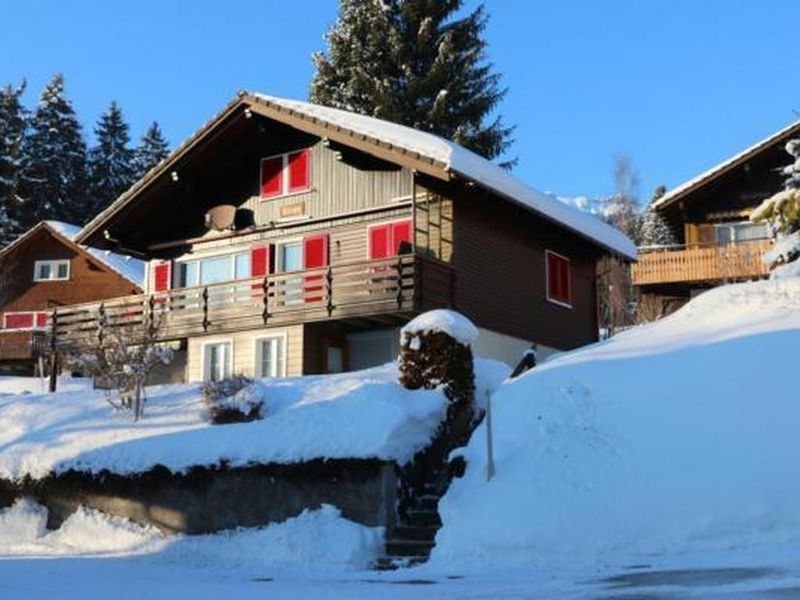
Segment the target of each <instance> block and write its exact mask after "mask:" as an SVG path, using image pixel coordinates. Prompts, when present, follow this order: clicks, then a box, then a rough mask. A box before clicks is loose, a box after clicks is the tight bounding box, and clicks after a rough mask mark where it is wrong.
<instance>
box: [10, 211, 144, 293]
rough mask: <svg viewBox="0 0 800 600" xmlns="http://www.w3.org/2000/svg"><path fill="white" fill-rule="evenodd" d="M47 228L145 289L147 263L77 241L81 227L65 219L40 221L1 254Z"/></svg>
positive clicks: (71, 245)
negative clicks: (64, 220)
mask: <svg viewBox="0 0 800 600" xmlns="http://www.w3.org/2000/svg"><path fill="white" fill-rule="evenodd" d="M42 229H46V230H47V231H49V232H50V233H51V234H53V235H54V236H55V237H56V238H58V239H59V240H61V241H62V242H63V243H64V244H65V245H67V246H69V247H70V248H73V249H75V250H77V251H79V252H86V253H87V254H89V256H91V257H92V258H94V259H95V260H96V261H98V262H100V263H101V264H102V265H104V266H105V267H107V268H109V269H111V270H112V271H114V272H115V273H117V274H118V275H120V276H122V277H124V278H125V279H127V280H128V281H130V282H131V283H133V284H134V285H135V286H137V287H138V288H139V289H144V273H145V265H144V262H142V261H141V260H138V259H135V258H131V257H130V256H123V255H122V254H115V253H114V252H109V251H107V250H98V249H97V248H89V247H87V246H84V245H82V244H79V243H77V242H76V241H75V240H76V238H77V236H78V234H79V233H80V231H81V228H80V227H78V226H77V225H73V224H72V223H64V222H63V221H40V222H39V223H37V224H36V225H34V226H33V227H31V228H30V229H29V230H28V231H26V232H25V233H23V234H22V235H21V236H19V237H18V238H17V239H15V240H14V241H13V242H11V243H10V244H9V245H8V246H6V247H5V248H3V249H2V251H0V256H3V255H4V254H6V253H8V252H10V251H11V250H12V249H13V248H16V247H18V246H19V245H20V244H22V243H23V242H24V241H25V240H28V239H30V238H31V237H33V235H34V234H35V233H36V232H38V231H41V230H42Z"/></svg>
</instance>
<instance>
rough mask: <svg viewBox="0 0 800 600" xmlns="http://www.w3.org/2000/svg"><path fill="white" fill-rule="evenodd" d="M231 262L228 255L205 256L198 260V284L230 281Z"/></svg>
mask: <svg viewBox="0 0 800 600" xmlns="http://www.w3.org/2000/svg"><path fill="white" fill-rule="evenodd" d="M232 268H233V262H232V261H231V257H230V256H221V257H219V258H206V259H204V260H201V261H200V285H210V284H212V283H224V282H226V281H231V279H232V278H233V277H232V275H233V273H232V272H231V270H232Z"/></svg>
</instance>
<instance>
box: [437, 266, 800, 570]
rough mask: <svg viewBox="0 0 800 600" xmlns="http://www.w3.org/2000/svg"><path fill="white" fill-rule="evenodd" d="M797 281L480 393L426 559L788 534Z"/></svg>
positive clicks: (799, 509)
mask: <svg viewBox="0 0 800 600" xmlns="http://www.w3.org/2000/svg"><path fill="white" fill-rule="evenodd" d="M798 355H800V280H773V281H765V282H758V283H747V284H739V285H731V286H726V287H721V288H718V289H715V290H712V291H709V292H707V293H705V294H703V295H702V296H700V297H698V298H697V299H695V300H694V301H692V302H690V303H689V304H688V305H687V306H685V307H684V308H683V309H681V310H680V311H678V312H677V313H675V314H674V315H672V316H670V317H668V318H666V319H663V320H661V321H659V322H656V323H653V324H650V325H646V326H642V327H639V328H636V329H634V330H631V331H628V332H626V333H623V334H620V335H618V336H616V337H615V338H613V339H611V340H609V341H607V342H603V343H600V344H596V345H594V346H590V347H587V348H585V349H583V350H578V351H575V352H571V353H567V354H562V355H559V356H558V357H555V358H554V359H553V360H551V361H549V362H546V363H545V364H543V365H541V366H540V367H538V368H536V369H534V370H533V371H531V372H529V373H528V374H526V375H525V376H523V377H521V378H520V379H518V380H515V381H512V382H508V383H506V384H504V385H502V386H501V387H500V389H499V390H498V391H497V392H496V393H495V395H494V397H493V400H492V402H493V417H494V440H495V446H494V452H495V464H496V476H495V477H494V478H493V479H492V480H491V481H488V482H487V481H486V431H485V427H486V424H485V423H484V424H482V425H481V426H480V427H479V428H478V429H477V430H476V432H475V433H474V435H473V436H472V439H471V441H470V443H469V445H468V446H467V447H466V448H464V449H462V450H460V451H457V452H461V453H462V454H463V455H464V456H465V458H466V460H467V462H468V468H467V472H466V474H465V476H464V477H463V478H462V479H458V480H455V481H454V482H453V484H452V486H451V488H450V490H449V491H448V493H447V495H446V496H445V497H444V498H443V499H442V501H441V502H440V511H441V514H442V518H443V521H444V527H443V528H442V529H441V530H440V531H439V534H438V536H437V539H436V547H435V548H434V551H433V555H432V565H431V566H432V567H434V568H436V567H442V566H445V567H446V566H448V565H454V564H458V565H459V566H460V568H464V565H465V564H474V565H476V566H483V567H488V566H491V565H496V564H498V563H503V564H504V565H508V564H509V563H515V562H519V563H523V562H524V563H526V564H531V561H535V560H537V559H553V558H557V557H558V556H562V557H566V556H570V560H575V559H578V558H579V557H586V558H591V557H595V558H598V557H602V558H605V557H609V556H611V555H614V554H617V555H619V556H625V555H628V556H631V555H638V556H641V555H642V554H646V553H660V552H664V551H669V552H672V553H675V552H681V551H689V550H709V549H725V548H731V547H739V546H747V545H750V544H760V543H772V542H784V541H792V540H796V539H800V503H798V498H800V478H798V476H797V468H798V467H797V465H798V464H800V435H798V427H799V426H800V392H798V385H797V378H796V374H795V369H794V368H793V364H794V363H795V362H796V357H797V356H798Z"/></svg>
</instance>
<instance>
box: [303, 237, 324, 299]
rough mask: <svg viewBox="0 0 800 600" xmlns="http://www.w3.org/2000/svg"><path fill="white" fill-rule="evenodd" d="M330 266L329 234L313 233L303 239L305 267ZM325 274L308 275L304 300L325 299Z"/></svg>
mask: <svg viewBox="0 0 800 600" xmlns="http://www.w3.org/2000/svg"><path fill="white" fill-rule="evenodd" d="M327 266H328V234H327V233H323V234H320V235H312V236H310V237H307V238H306V239H304V240H303V268H304V269H318V268H320V267H327ZM324 277H325V276H324V275H307V276H306V278H305V283H304V288H305V289H304V300H305V301H306V302H320V301H321V300H322V299H323V295H322V291H323V287H324V283H323V280H324Z"/></svg>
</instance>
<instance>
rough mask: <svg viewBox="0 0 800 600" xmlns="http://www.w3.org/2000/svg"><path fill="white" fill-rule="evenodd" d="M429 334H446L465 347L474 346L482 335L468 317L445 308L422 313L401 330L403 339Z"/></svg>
mask: <svg viewBox="0 0 800 600" xmlns="http://www.w3.org/2000/svg"><path fill="white" fill-rule="evenodd" d="M427 332H441V333H446V334H447V335H449V336H450V337H451V338H453V339H455V340H456V341H457V342H459V343H461V344H464V345H465V346H469V345H471V344H474V343H475V342H476V341H477V339H478V336H479V335H480V334H479V333H478V328H477V327H475V325H473V324H472V321H470V320H469V319H468V318H467V317H465V316H464V315H462V314H461V313H457V312H455V311H453V310H447V309H445V308H437V309H436V310H429V311H428V312H426V313H422V314H421V315H419V316H418V317H415V318H414V319H411V321H409V322H408V323H406V325H405V326H404V327H403V329H401V330H400V334H401V339H405V335H406V334H409V335H417V334H420V333H427Z"/></svg>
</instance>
